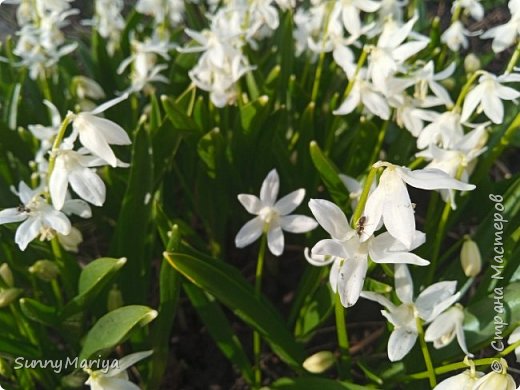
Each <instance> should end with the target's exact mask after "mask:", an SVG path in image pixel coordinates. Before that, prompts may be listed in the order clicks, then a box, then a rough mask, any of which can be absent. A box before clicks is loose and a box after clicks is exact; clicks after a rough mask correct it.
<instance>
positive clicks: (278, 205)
mask: <svg viewBox="0 0 520 390" xmlns="http://www.w3.org/2000/svg"><path fill="white" fill-rule="evenodd" d="M279 187H280V179H279V177H278V172H276V169H273V170H272V171H270V172H269V174H268V175H267V177H266V178H265V180H264V182H263V183H262V188H261V189H260V198H258V197H257V196H255V195H249V194H239V195H238V200H239V201H240V203H241V204H242V205H243V206H244V207H245V209H246V210H247V211H248V212H249V213H251V214H254V215H256V217H255V218H253V219H252V220H250V221H249V222H247V223H246V224H245V225H244V226H242V228H241V229H240V230H239V232H238V234H237V235H236V237H235V245H236V246H237V248H243V247H245V246H247V245H249V244H251V243H252V242H254V241H255V240H256V239H258V237H260V236H261V235H262V233H266V234H267V244H268V247H269V250H270V251H271V253H272V254H273V255H275V256H280V255H281V254H282V252H283V249H284V245H285V244H284V236H283V230H285V231H287V232H290V233H305V232H308V231H310V230H312V229H314V228H316V226H318V224H317V223H316V221H315V220H314V219H312V218H310V217H307V216H305V215H289V214H290V213H292V212H293V211H294V210H295V209H296V208H297V207H298V206H299V205H300V203H301V202H302V201H303V198H304V197H305V190H304V189H303V188H300V189H299V190H296V191H293V192H291V193H290V194H288V195H285V196H284V197H283V198H281V199H280V200H278V201H277V200H276V198H277V197H278V189H279Z"/></svg>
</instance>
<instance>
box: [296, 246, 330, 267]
mask: <svg viewBox="0 0 520 390" xmlns="http://www.w3.org/2000/svg"><path fill="white" fill-rule="evenodd" d="M303 254H304V256H305V259H306V260H307V261H308V262H309V263H310V264H312V265H314V266H316V267H323V266H324V265H329V264H330V263H332V262H333V261H334V260H336V258H335V257H332V256H321V255H316V254H314V253H312V254H311V253H310V251H309V248H305V250H304V251H303Z"/></svg>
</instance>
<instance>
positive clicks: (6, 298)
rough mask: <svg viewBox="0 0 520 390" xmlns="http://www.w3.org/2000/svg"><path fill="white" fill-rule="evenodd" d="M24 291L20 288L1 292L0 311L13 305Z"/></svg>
mask: <svg viewBox="0 0 520 390" xmlns="http://www.w3.org/2000/svg"><path fill="white" fill-rule="evenodd" d="M22 291H23V290H22V289H20V288H8V289H6V290H3V291H0V309H1V308H4V307H6V306H9V305H10V304H11V303H13V302H14V301H15V300H16V298H18V296H19V295H20V294H21V293H22Z"/></svg>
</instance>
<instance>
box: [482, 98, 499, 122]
mask: <svg viewBox="0 0 520 390" xmlns="http://www.w3.org/2000/svg"><path fill="white" fill-rule="evenodd" d="M482 108H483V109H484V113H485V114H486V115H487V117H488V118H489V119H491V121H492V122H493V123H496V124H500V123H502V121H503V120H504V105H503V104H502V101H501V100H500V99H499V98H498V96H496V95H493V94H490V93H486V94H484V96H482Z"/></svg>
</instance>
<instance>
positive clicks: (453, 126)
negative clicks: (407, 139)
mask: <svg viewBox="0 0 520 390" xmlns="http://www.w3.org/2000/svg"><path fill="white" fill-rule="evenodd" d="M431 116H432V117H433V118H434V119H433V121H432V122H431V123H430V124H429V125H427V126H426V127H425V128H424V129H423V130H422V131H421V132H420V133H419V136H418V137H417V147H418V148H419V149H424V148H426V147H428V146H429V145H431V144H436V145H439V146H441V147H443V148H446V149H448V148H451V147H452V146H453V145H455V144H456V143H457V142H459V141H460V140H461V139H462V137H463V136H464V130H463V129H462V124H461V120H460V114H459V113H458V112H455V111H446V112H443V113H442V114H440V115H439V114H433V113H431Z"/></svg>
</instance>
